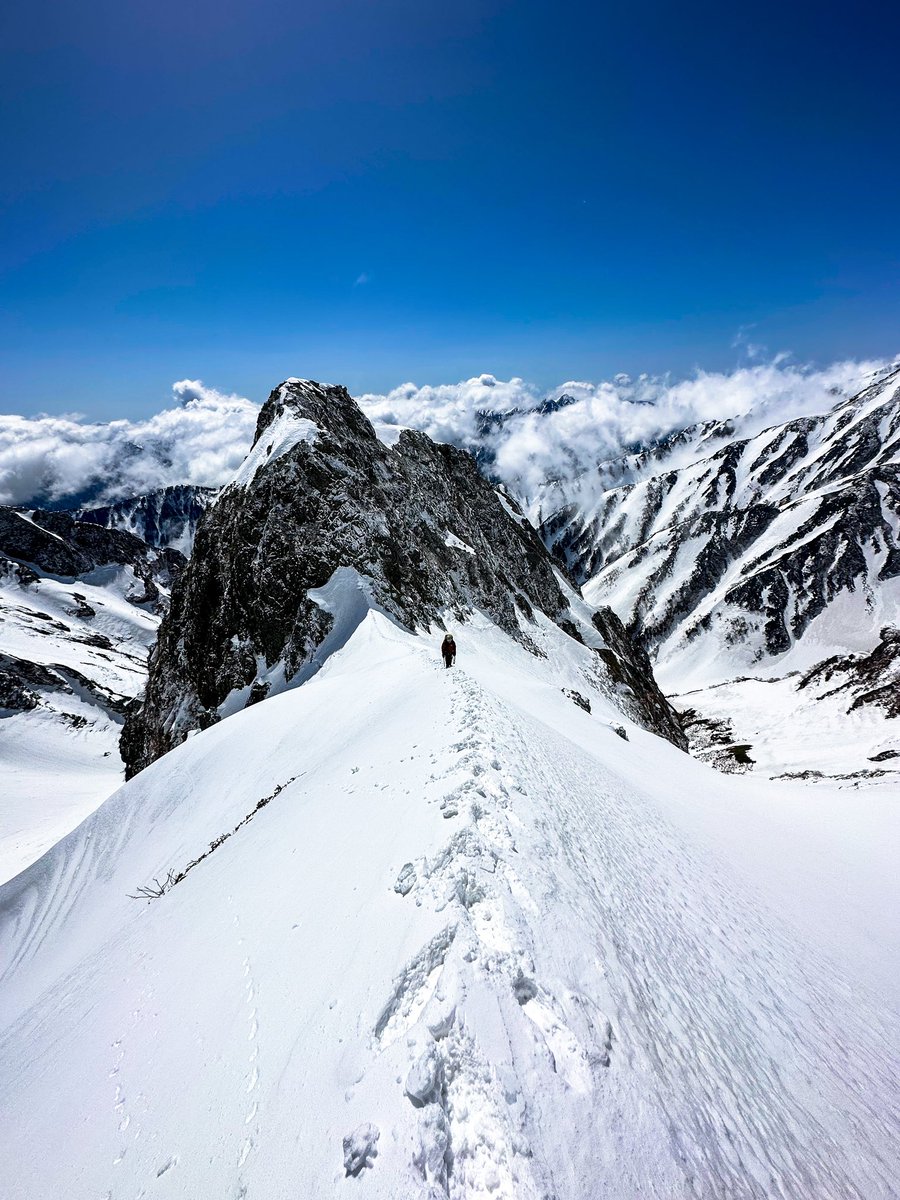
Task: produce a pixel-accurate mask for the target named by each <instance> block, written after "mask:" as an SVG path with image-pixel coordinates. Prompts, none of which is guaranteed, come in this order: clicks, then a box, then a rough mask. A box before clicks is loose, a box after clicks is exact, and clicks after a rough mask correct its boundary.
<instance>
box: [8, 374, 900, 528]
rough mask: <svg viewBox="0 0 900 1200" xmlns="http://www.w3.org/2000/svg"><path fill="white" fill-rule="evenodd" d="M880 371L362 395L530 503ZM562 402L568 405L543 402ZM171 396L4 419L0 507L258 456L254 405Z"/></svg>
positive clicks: (209, 396)
mask: <svg viewBox="0 0 900 1200" xmlns="http://www.w3.org/2000/svg"><path fill="white" fill-rule="evenodd" d="M885 365H886V364H885V363H883V362H877V361H866V362H860V361H848V362H840V363H835V364H832V365H831V366H828V367H825V368H821V369H815V368H811V367H805V366H799V365H796V364H792V363H789V362H787V361H785V360H784V359H783V358H782V359H776V360H774V361H773V362H770V363H763V364H756V365H751V366H746V367H742V368H740V369H737V370H735V371H733V372H731V373H728V374H725V373H712V372H703V371H700V372H697V373H696V374H695V375H693V376H692V377H691V378H689V379H685V380H681V381H674V382H673V381H671V380H669V379H667V378H660V377H650V376H640V377H639V378H637V379H633V378H630V377H628V376H623V375H619V376H616V377H615V378H614V379H612V380H609V381H604V382H600V383H591V382H585V381H569V382H566V383H563V384H561V385H560V386H559V387H555V388H552V389H550V390H549V391H541V390H539V389H537V388H535V387H533V386H532V385H530V384H528V383H526V382H525V381H523V380H521V379H516V378H514V379H510V380H501V379H496V378H495V377H494V376H492V375H479V376H476V377H474V378H472V379H468V380H464V381H462V382H460V383H455V384H441V385H437V386H425V387H418V386H416V385H415V384H412V383H408V384H403V385H402V386H400V387H397V388H395V389H393V391H391V392H389V393H388V394H387V395H372V394H367V395H363V396H361V397H359V400H360V403H361V404H362V406H363V408H364V409H365V411H366V412H367V414H368V415H369V417H370V418H371V419H372V421H373V422H374V423H375V424H376V427H377V428H379V430H380V431H381V432H382V433H385V434H388V435H389V434H390V432H391V430H397V429H399V428H402V427H407V426H408V427H412V428H416V429H422V430H424V431H425V432H426V433H428V434H429V435H430V436H431V437H433V438H435V439H436V440H438V441H446V442H453V443H455V444H456V445H460V446H465V447H467V448H470V449H477V448H479V447H482V448H487V449H489V450H490V451H491V453H492V454H493V455H494V457H495V463H496V471H497V474H498V475H499V476H500V477H501V478H502V479H503V480H505V481H506V482H507V483H508V484H509V485H510V486H511V487H512V488H513V489H514V490H516V491H517V492H518V493H519V494H520V495H522V496H523V497H524V498H525V499H526V500H530V499H532V498H533V497H534V496H535V494H536V492H537V490H538V489H539V488H540V486H541V484H542V483H544V482H545V481H546V480H547V479H548V478H549V479H553V478H571V477H574V476H575V475H578V474H580V473H581V472H583V471H585V470H588V469H590V468H591V467H594V466H596V465H597V464H598V463H601V462H603V461H604V460H607V459H610V458H615V457H617V456H618V455H620V454H622V453H625V452H629V451H632V450H634V449H637V448H638V447H640V446H642V445H646V444H648V443H651V442H653V441H656V440H658V439H659V438H661V437H665V436H666V435H667V434H669V433H671V432H673V431H675V430H678V429H683V428H686V427H687V426H689V425H692V424H694V423H695V422H697V421H709V420H720V419H725V418H730V417H737V416H740V417H742V418H743V420H742V422H741V428H742V432H746V433H747V434H752V433H755V432H757V431H758V430H759V429H761V428H764V427H765V426H767V425H773V424H777V423H779V422H781V421H784V420H787V419H790V418H793V417H797V416H802V415H808V414H812V413H816V412H823V411H825V410H826V409H828V408H831V407H832V406H833V405H834V404H835V403H836V401H837V399H838V398H839V397H840V396H841V395H852V394H853V392H854V391H857V390H859V388H861V387H862V386H864V385H865V383H866V381H867V378H868V377H870V376H871V374H872V373H873V372H874V371H877V370H880V369H882V368H883V367H884V366H885ZM560 396H567V397H571V398H572V400H571V402H568V403H565V404H563V405H562V406H560V407H558V406H556V405H554V404H550V405H547V404H546V403H545V402H546V401H547V400H550V401H555V400H558V398H559V397H560ZM173 398H174V401H175V403H174V404H173V405H172V406H171V407H168V408H166V409H164V410H163V411H161V412H159V413H157V414H155V415H154V416H152V417H150V418H148V419H147V420H143V421H127V420H120V421H112V422H108V423H105V424H99V423H86V422H84V421H82V420H80V419H79V418H78V417H77V416H39V417H33V418H26V417H21V416H14V415H13V416H0V503H4V504H43V505H55V506H60V505H67V504H69V505H71V504H76V503H80V502H91V503H101V502H105V501H108V500H114V499H120V498H123V497H126V496H134V495H139V494H141V493H144V492H147V491H151V490H153V489H155V488H159V487H162V486H164V485H166V484H170V483H193V484H203V485H206V486H217V485H218V484H220V483H222V482H223V481H224V480H226V479H227V478H228V477H229V476H230V475H231V474H232V473H233V472H234V470H235V468H236V467H237V466H238V465H239V463H240V462H241V460H242V459H243V457H244V455H245V454H246V452H247V450H248V449H249V447H250V444H251V442H252V439H253V432H254V428H255V423H256V415H257V412H258V411H259V406H258V405H257V404H255V403H253V402H252V401H250V400H248V399H245V398H243V397H240V396H236V395H227V394H225V393H222V392H219V391H216V390H215V389H214V388H211V387H206V386H204V384H203V383H202V382H200V381H199V380H182V381H180V382H178V383H176V384H174V385H173ZM485 414H505V419H504V420H503V421H502V422H497V421H490V420H486V419H485Z"/></svg>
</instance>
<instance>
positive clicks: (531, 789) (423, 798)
mask: <svg viewBox="0 0 900 1200" xmlns="http://www.w3.org/2000/svg"><path fill="white" fill-rule="evenodd" d="M332 599H334V597H332ZM435 632H436V631H434V630H432V631H429V634H428V635H427V636H425V637H414V636H412V635H410V634H408V633H406V632H404V631H402V630H401V629H399V628H398V626H397V625H396V623H394V622H393V621H391V620H389V619H388V618H387V617H385V616H383V615H381V614H379V613H377V612H374V611H369V612H368V613H367V615H366V616H365V618H364V619H363V620H362V621H361V622H360V623H359V624H358V625H357V626H356V628H355V630H354V632H353V633H352V635H351V636H350V638H349V640H348V641H347V642H346V644H345V645H344V646H343V647H342V648H341V649H340V650H337V651H336V652H335V653H334V654H332V656H331V657H330V658H329V659H328V662H327V663H326V664H325V666H324V668H323V669H322V670H321V671H320V672H319V673H318V674H317V676H316V677H315V678H314V679H312V680H311V681H310V682H309V683H308V684H306V685H305V686H304V687H302V688H299V689H296V690H292V691H289V692H287V693H285V694H283V695H280V696H277V697H274V698H272V699H269V700H267V701H265V702H264V703H263V704H259V705H256V706H253V707H251V708H249V709H247V710H245V711H243V712H240V713H238V714H237V715H236V716H234V717H232V718H230V719H228V720H227V721H223V722H221V723H219V724H217V725H216V726H215V727H214V728H211V729H208V730H206V731H205V732H202V733H200V734H199V735H198V736H196V737H194V738H192V739H190V740H189V741H188V742H187V743H186V744H185V745H183V746H181V747H179V748H177V749H176V750H174V751H173V752H172V753H171V754H170V755H167V756H166V757H165V758H163V759H162V760H160V761H159V762H157V763H154V764H153V765H152V766H151V767H149V768H148V769H147V770H146V771H144V772H142V773H141V775H140V776H139V777H138V778H136V779H134V780H132V781H131V782H130V783H129V784H127V785H126V786H125V787H124V788H123V789H122V790H121V791H120V792H119V793H117V795H116V796H114V797H112V798H111V800H110V801H108V802H107V803H106V804H105V805H104V806H103V808H101V809H100V810H99V812H97V813H96V814H95V815H94V816H93V817H92V818H90V819H89V821H88V822H86V824H85V825H84V826H82V827H81V828H80V829H79V830H77V831H75V832H74V833H73V834H71V835H70V836H69V837H68V838H67V839H66V840H65V841H64V842H63V843H61V844H60V845H59V846H57V847H56V848H55V849H54V850H53V851H52V852H51V853H50V854H48V855H47V856H46V857H45V858H44V859H42V860H41V861H40V862H38V863H36V864H34V866H32V867H31V868H30V869H29V870H28V871H27V872H26V873H25V874H23V875H22V876H20V877H19V878H18V879H17V880H14V881H12V882H11V883H10V884H8V885H6V887H5V888H3V889H2V890H0V963H2V964H3V966H2V979H0V986H2V988H3V995H4V1003H3V1006H2V1014H3V1016H2V1023H0V1088H2V1092H3V1096H4V1100H5V1103H6V1116H5V1124H4V1134H5V1137H6V1142H7V1145H8V1146H9V1147H10V1153H8V1154H7V1155H6V1158H5V1161H4V1187H5V1188H6V1189H7V1190H8V1192H9V1194H10V1195H15V1196H27V1197H29V1200H57V1198H58V1197H59V1196H61V1195H65V1196H67V1197H70V1198H71V1200H88V1198H90V1200H93V1198H95V1197H98V1196H138V1195H141V1194H144V1195H146V1196H147V1197H150V1196H155V1197H160V1198H162V1200H164V1198H166V1197H171V1198H173V1200H174V1197H186V1196H190V1197H200V1196H217V1197H218V1196H221V1197H228V1198H237V1197H246V1198H251V1200H282V1198H283V1197H286V1196H303V1197H322V1198H325V1197H348V1198H349V1197H357V1196H363V1195H365V1196H369V1197H378V1198H381V1200H397V1198H398V1197H407V1196H408V1197H414V1196H415V1197H429V1198H431V1200H438V1198H440V1197H449V1198H451V1200H474V1198H476V1197H488V1196H491V1197H503V1198H505V1200H529V1198H532V1200H544V1198H546V1197H549V1196H553V1197H554V1198H555V1200H597V1198H599V1197H610V1198H611V1200H639V1198H640V1200H678V1198H684V1200H688V1198H691V1200H723V1198H724V1197H733V1198H738V1197H739V1198H740V1200H889V1198H890V1197H893V1196H896V1195H897V1192H896V1187H895V1181H896V1179H897V1178H898V1177H900V1160H898V1153H897V1147H898V1145H900V1140H898V1135H900V1128H898V1123H897V1111H898V1102H900V1084H898V1079H900V1073H898V1071H897V1063H896V1061H895V1060H894V1059H893V1058H892V1054H893V1052H894V1050H895V1048H896V1046H897V1040H898V1033H900V1017H898V1013H897V1009H896V1003H895V1001H896V995H897V981H898V980H897V972H898V949H900V947H898V943H897V929H896V923H895V922H894V921H893V919H892V916H891V914H892V913H894V912H896V908H897V903H898V900H900V895H898V885H897V879H896V871H895V870H894V869H893V863H892V856H891V851H890V847H889V841H890V838H889V833H890V832H891V831H896V823H897V809H896V805H893V804H883V803H881V802H880V801H879V798H878V797H877V796H875V795H874V794H868V795H866V794H863V795H853V796H852V797H849V801H850V802H849V803H848V797H847V796H846V795H845V794H841V793H839V792H837V791H834V790H832V791H830V792H820V793H818V794H817V795H816V796H815V799H814V802H812V801H811V799H810V796H809V793H807V792H806V791H805V790H804V789H802V788H799V787H796V786H795V787H793V789H792V787H791V785H784V786H783V787H782V788H781V789H780V790H779V793H778V795H777V796H773V795H772V794H771V792H770V791H769V790H767V788H766V787H765V786H761V785H759V784H757V783H755V782H754V781H752V780H748V779H741V778H731V777H726V776H720V775H717V774H715V773H714V772H712V771H710V770H709V769H708V768H706V767H704V766H703V765H702V764H699V763H697V762H695V761H693V760H691V759H689V758H688V757H687V756H685V755H683V754H681V753H680V752H679V751H678V750H676V749H675V748H674V747H672V746H671V745H669V744H668V743H667V742H665V741H663V740H661V739H658V738H656V737H654V736H653V735H651V734H649V733H647V732H646V731H644V730H643V729H641V728H640V727H639V726H636V725H634V724H632V723H631V722H627V721H626V725H627V729H626V730H625V732H626V733H627V740H625V739H623V738H622V737H620V736H617V735H616V732H615V730H614V728H613V726H614V725H621V723H622V718H621V715H620V714H619V712H618V710H617V709H616V708H615V707H614V705H613V704H612V702H611V701H610V699H609V697H608V695H607V694H606V693H605V691H604V690H603V688H602V687H601V686H599V680H598V677H597V674H596V656H595V655H593V654H592V652H591V651H590V650H589V649H588V648H587V647H585V646H582V645H579V644H578V643H577V642H575V641H574V640H572V639H571V638H568V637H567V636H566V635H564V634H563V633H562V632H561V631H560V630H559V629H558V628H557V627H556V626H555V625H553V624H552V623H551V622H549V621H547V620H545V619H543V618H540V617H539V618H538V619H537V621H536V623H535V624H534V625H533V626H532V627H531V628H530V630H529V633H530V637H531V638H532V641H533V643H534V646H536V647H537V648H538V649H539V650H540V651H541V652H542V655H535V654H533V653H531V652H530V651H529V650H527V649H526V648H525V647H524V645H523V644H522V642H521V641H520V640H517V639H513V638H512V637H510V636H509V635H508V634H506V633H504V632H502V631H500V630H499V629H497V628H496V627H495V626H492V625H491V624H490V623H489V622H488V621H487V620H486V619H484V618H476V619H475V620H474V621H473V622H471V623H467V624H465V625H464V626H462V627H461V628H460V629H459V630H458V644H459V649H460V657H459V661H458V665H457V666H456V667H454V668H453V669H452V670H450V671H446V670H444V669H443V668H442V667H441V666H440V664H439V662H438V661H437V654H436V652H435V648H434V647H435V638H434V633H435ZM573 693H577V694H578V695H579V696H580V697H582V699H583V700H585V701H587V702H588V703H589V705H590V712H588V711H587V710H586V708H585V707H583V706H582V705H577V704H575V703H573V701H572V699H571V698H570V697H571V695H572V694H573ZM294 776H296V778H295V779H294V781H293V782H292V783H289V784H287V786H283V787H282V789H281V790H280V791H279V792H277V793H276V789H277V788H278V786H279V785H284V784H286V783H287V781H288V780H290V779H291V778H292V777H294ZM264 797H268V798H270V799H269V802H268V803H267V804H266V805H265V807H263V808H261V809H259V810H258V811H257V813H256V815H255V816H254V819H253V820H252V821H249V822H244V823H243V824H242V825H240V826H239V822H241V821H242V819H243V818H245V817H246V815H247V813H249V812H251V811H253V809H254V806H255V805H256V803H257V802H258V800H259V799H260V798H264ZM826 811H827V813H828V820H827V821H825V820H823V813H824V812H826ZM231 829H234V833H233V835H232V836H230V837H228V838H227V839H225V840H222V841H218V839H219V837H220V835H221V834H222V833H223V832H225V831H226V830H231ZM217 841H218V844H217V845H216V846H215V848H213V849H211V850H210V852H209V853H208V854H207V855H206V857H204V858H203V859H202V861H199V862H198V863H197V865H196V867H195V869H193V870H192V871H191V872H190V873H189V874H188V875H187V876H186V877H185V878H184V879H183V881H182V882H181V883H179V885H178V886H177V887H174V888H173V889H172V890H171V891H169V892H167V893H166V894H165V895H163V896H161V897H160V898H158V899H154V900H151V901H150V902H149V903H139V902H136V901H134V900H130V899H128V893H134V891H135V888H136V886H137V885H140V884H143V883H147V882H150V881H151V880H152V879H154V878H163V877H165V874H166V871H167V870H168V869H169V868H171V867H177V866H181V865H183V864H184V863H185V862H186V861H189V860H194V859H197V858H198V857H199V855H200V853H201V852H202V851H204V850H205V849H206V848H207V846H209V845H211V844H215V843H217ZM836 876H837V877H838V878H840V879H841V881H842V884H843V887H842V889H839V890H836V889H835V887H834V880H835V877H836ZM843 894H846V895H848V896H852V897H853V904H850V905H848V904H846V903H844V902H843V900H842V899H841V896H842V895H843ZM86 1130H89V1131H90V1135H89V1136H87V1135H86V1133H85V1131H86Z"/></svg>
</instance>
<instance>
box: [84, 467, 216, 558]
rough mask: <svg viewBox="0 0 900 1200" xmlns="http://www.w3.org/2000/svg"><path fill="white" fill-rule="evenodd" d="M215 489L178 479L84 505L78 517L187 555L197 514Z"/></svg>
mask: <svg viewBox="0 0 900 1200" xmlns="http://www.w3.org/2000/svg"><path fill="white" fill-rule="evenodd" d="M216 494H217V492H216V489H215V488H208V487H198V486H197V485H195V484H187V483H179V484H172V485H171V486H170V487H165V488H159V489H157V490H156V491H153V492H147V493H146V494H145V495H143V496H135V497H133V498H131V499H128V500H116V501H114V502H113V503H111V504H106V505H103V506H102V507H100V508H84V509H81V510H80V511H79V512H78V513H77V514H76V516H77V518H78V520H79V521H89V522H91V523H92V524H94V525H102V526H103V527H104V528H105V529H124V530H126V531H127V532H128V533H133V534H134V535H135V536H136V537H139V538H140V539H141V541H144V542H146V543H147V545H148V546H158V547H169V548H170V549H172V550H178V551H179V552H180V553H181V554H183V555H184V556H185V558H189V557H190V554H191V550H192V548H193V545H194V535H195V534H196V532H197V526H198V525H199V523H200V518H201V517H202V516H203V514H204V513H205V512H206V510H207V508H208V507H209V506H210V504H212V502H213V501H214V500H215V498H216Z"/></svg>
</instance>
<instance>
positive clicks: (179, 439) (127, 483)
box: [0, 379, 259, 504]
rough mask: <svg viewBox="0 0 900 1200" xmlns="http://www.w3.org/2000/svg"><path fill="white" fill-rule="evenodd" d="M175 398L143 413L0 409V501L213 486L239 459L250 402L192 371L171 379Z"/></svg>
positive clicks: (249, 425) (252, 422) (247, 435)
mask: <svg viewBox="0 0 900 1200" xmlns="http://www.w3.org/2000/svg"><path fill="white" fill-rule="evenodd" d="M172 391H173V395H174V397H175V399H176V400H177V401H178V403H177V405H176V406H174V407H172V408H167V409H164V410H163V411H162V412H160V413H156V414H155V415H154V416H152V417H150V418H148V419H147V420H145V421H125V420H123V421H110V422H108V423H105V424H99V423H87V422H85V421H83V420H82V419H81V418H79V417H78V416H77V415H75V416H61V417H51V416H39V417H32V418H28V417H19V416H0V503H3V504H26V503H28V502H29V501H32V500H35V501H37V502H41V503H44V504H47V503H50V504H55V503H60V502H65V501H66V500H69V499H71V498H73V497H79V496H84V495H86V494H87V495H90V496H92V497H96V499H97V501H98V502H101V501H103V500H112V499H118V498H120V497H124V496H133V495H139V494H140V493H142V492H147V491H151V490H152V489H153V488H157V487H163V486H165V485H166V484H168V483H196V484H204V485H208V486H217V485H218V484H219V483H221V482H222V480H223V479H225V478H227V477H228V475H229V474H230V473H231V472H233V471H234V470H235V469H236V468H237V467H238V466H239V464H240V463H241V461H242V460H243V458H244V455H245V454H246V453H247V450H248V449H249V447H250V443H251V441H252V439H253V433H254V430H255V427H256V417H257V413H258V411H259V409H258V406H257V405H255V404H253V403H252V402H251V401H250V400H245V399H243V398H242V397H241V396H233V395H231V396H229V395H224V394H223V393H221V392H217V391H216V390H215V389H214V388H207V387H205V386H204V385H203V383H202V382H201V381H200V380H199V379H194V380H190V379H183V380H181V381H179V382H178V383H176V384H174V385H173V388H172Z"/></svg>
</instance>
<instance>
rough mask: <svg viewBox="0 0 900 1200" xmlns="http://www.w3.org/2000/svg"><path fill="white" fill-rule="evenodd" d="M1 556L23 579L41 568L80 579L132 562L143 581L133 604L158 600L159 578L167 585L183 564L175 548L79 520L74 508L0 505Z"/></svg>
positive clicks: (46, 572)
mask: <svg viewBox="0 0 900 1200" xmlns="http://www.w3.org/2000/svg"><path fill="white" fill-rule="evenodd" d="M0 556H2V558H3V559H4V561H5V562H6V564H7V568H8V569H9V570H10V571H14V572H15V573H16V575H17V577H18V578H19V580H20V582H22V583H27V582H29V576H30V577H31V579H30V581H31V582H34V580H36V579H37V578H38V577H39V574H38V573H42V574H47V575H57V576H61V577H63V578H66V579H76V578H78V577H79V576H83V575H87V574H89V573H90V572H91V571H93V570H94V569H95V568H97V567H103V566H108V565H110V564H111V563H118V564H121V565H124V566H130V567H131V568H132V569H133V570H134V573H135V576H136V577H137V578H138V580H139V582H140V584H141V587H140V589H139V590H137V591H135V593H134V594H133V595H132V596H131V597H130V599H131V600H132V602H133V603H135V604H150V603H153V604H155V603H157V602H158V601H159V588H158V586H157V585H158V584H160V583H163V584H165V585H166V586H168V585H169V584H170V583H171V581H172V580H173V579H174V577H175V576H176V575H177V574H178V572H179V571H180V570H181V568H182V567H183V565H184V558H183V556H182V555H181V554H179V553H178V552H177V551H175V550H155V549H152V548H150V547H149V546H147V545H145V544H144V543H143V542H142V541H141V540H140V538H137V537H135V536H134V534H131V533H125V532H124V531H122V530H119V529H101V528H100V527H99V526H97V525H92V524H89V523H87V522H83V521H77V520H76V519H75V518H74V517H73V516H72V514H71V513H66V512H47V511H43V510H41V509H38V510H36V511H35V512H33V513H31V514H30V515H29V516H27V517H26V516H25V515H23V514H22V513H20V512H18V511H16V510H15V509H12V508H5V507H2V506H0Z"/></svg>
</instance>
